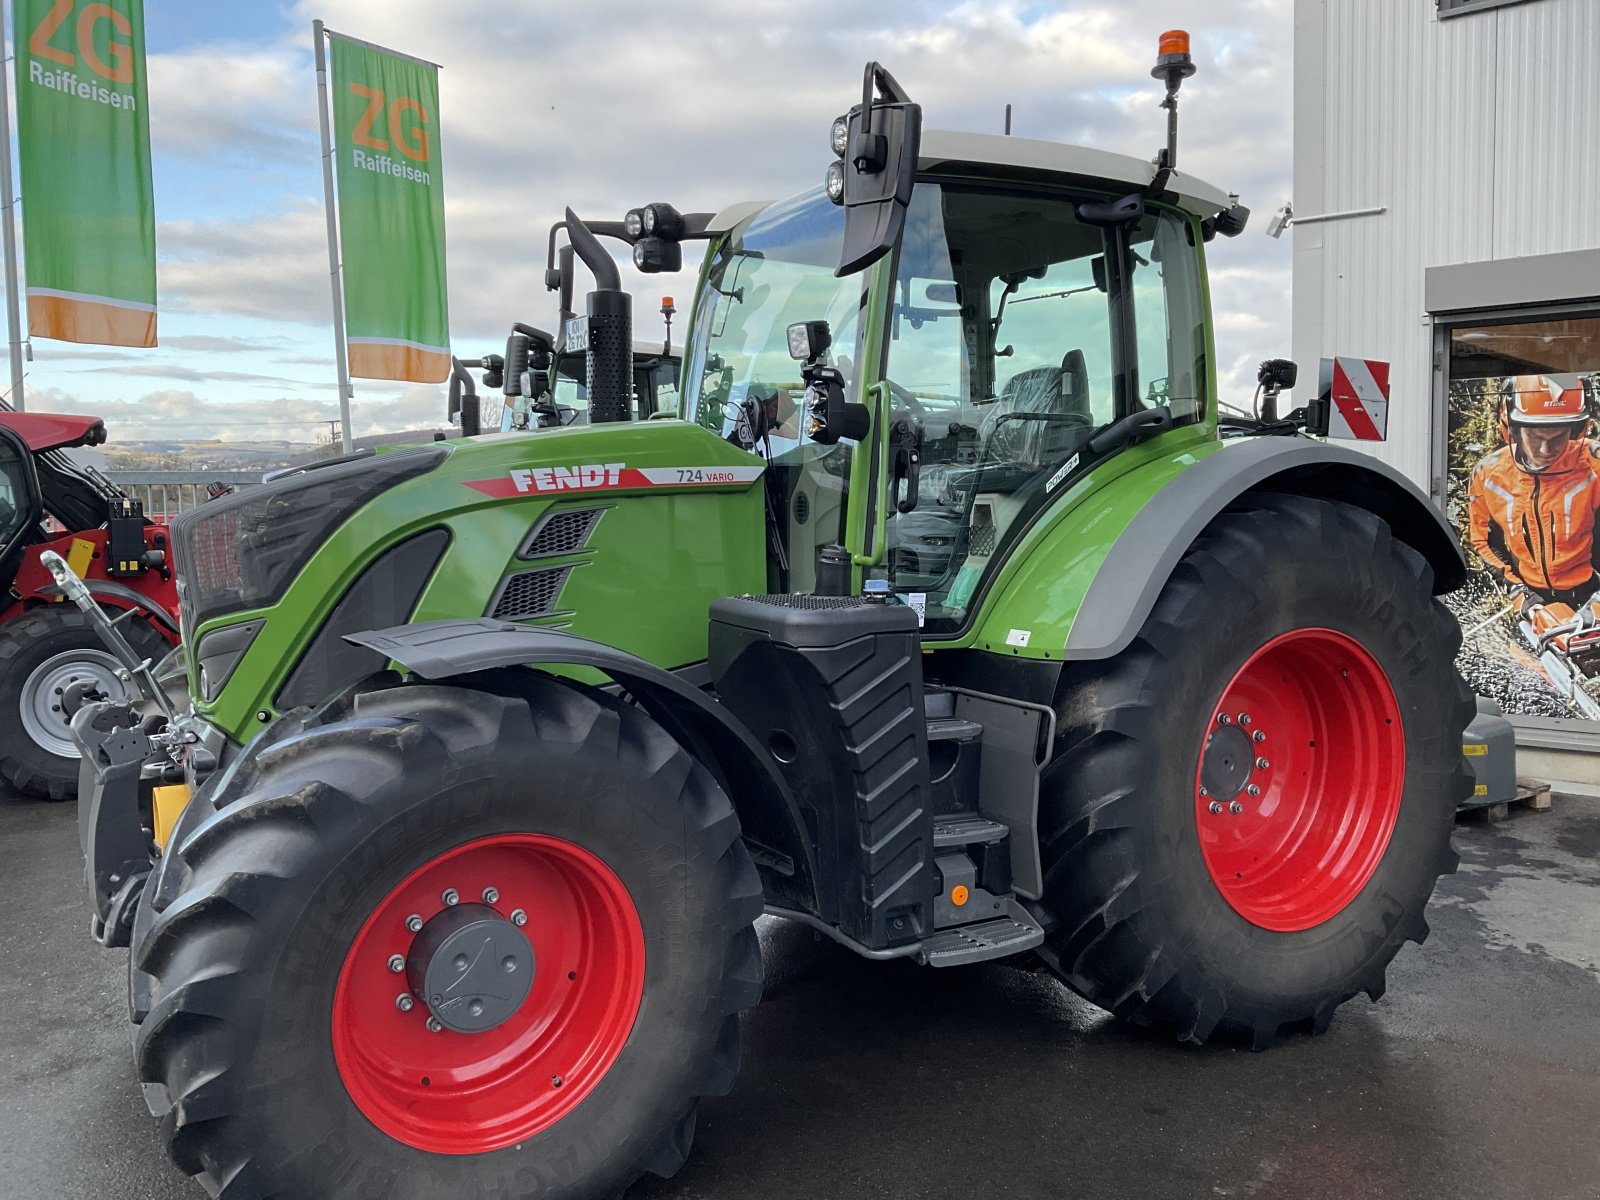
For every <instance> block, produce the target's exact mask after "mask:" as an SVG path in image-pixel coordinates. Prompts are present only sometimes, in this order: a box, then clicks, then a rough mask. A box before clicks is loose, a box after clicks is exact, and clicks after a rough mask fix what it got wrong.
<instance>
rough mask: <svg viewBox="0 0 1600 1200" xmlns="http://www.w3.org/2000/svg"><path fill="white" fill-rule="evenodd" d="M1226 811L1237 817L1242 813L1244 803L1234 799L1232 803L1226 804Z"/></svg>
mask: <svg viewBox="0 0 1600 1200" xmlns="http://www.w3.org/2000/svg"><path fill="white" fill-rule="evenodd" d="M1228 811H1229V812H1231V813H1232V814H1233V815H1234V816H1236V817H1237V816H1238V815H1239V814H1240V813H1242V812H1243V811H1244V805H1242V804H1240V803H1239V802H1238V801H1237V800H1235V801H1234V802H1233V803H1232V804H1230V805H1228Z"/></svg>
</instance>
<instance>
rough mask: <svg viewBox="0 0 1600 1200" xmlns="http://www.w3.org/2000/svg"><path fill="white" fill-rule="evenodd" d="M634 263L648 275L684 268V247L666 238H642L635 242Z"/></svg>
mask: <svg viewBox="0 0 1600 1200" xmlns="http://www.w3.org/2000/svg"><path fill="white" fill-rule="evenodd" d="M633 265H634V266H636V267H638V268H639V270H641V271H643V272H644V273H645V274H646V275H659V274H660V273H661V272H663V271H679V270H682V269H683V247H682V246H680V245H679V244H678V243H677V242H669V241H668V240H667V239H666V238H659V237H643V238H640V239H639V240H638V241H637V242H635V243H634V244H633Z"/></svg>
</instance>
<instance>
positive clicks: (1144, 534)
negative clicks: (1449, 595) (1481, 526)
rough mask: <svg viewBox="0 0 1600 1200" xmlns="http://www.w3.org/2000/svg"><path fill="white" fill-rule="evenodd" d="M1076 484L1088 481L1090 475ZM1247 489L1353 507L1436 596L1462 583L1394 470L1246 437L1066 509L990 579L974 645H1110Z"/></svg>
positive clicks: (1126, 477)
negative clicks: (991, 588) (1428, 578)
mask: <svg viewBox="0 0 1600 1200" xmlns="http://www.w3.org/2000/svg"><path fill="white" fill-rule="evenodd" d="M1085 483H1087V484H1088V485H1089V486H1091V487H1093V486H1094V480H1093V477H1092V476H1091V477H1090V478H1089V479H1087V480H1085ZM1252 491H1263V492H1280V493H1289V494H1292V495H1301V496H1312V497H1316V498H1319V499H1325V500H1335V501H1339V502H1341V503H1344V504H1352V505H1355V506H1357V507H1359V508H1364V509H1366V510H1368V511H1370V512H1373V513H1375V514H1376V515H1378V516H1380V517H1382V518H1383V519H1384V520H1385V521H1386V522H1388V524H1389V526H1390V528H1391V529H1392V530H1393V531H1394V535H1395V536H1396V537H1397V538H1399V539H1400V540H1401V541H1403V542H1405V543H1407V544H1408V545H1410V546H1411V547H1412V548H1414V549H1415V550H1416V551H1417V552H1418V553H1419V554H1421V555H1422V556H1423V558H1424V559H1426V560H1427V562H1428V564H1429V566H1431V567H1432V568H1433V590H1434V593H1435V594H1436V595H1437V594H1440V593H1443V592H1447V591H1450V590H1452V589H1454V588H1456V587H1459V586H1460V585H1461V584H1462V583H1463V582H1464V581H1465V579H1466V562H1465V560H1464V559H1463V558H1462V554H1461V548H1460V546H1459V544H1458V543H1457V540H1456V536H1455V532H1454V531H1453V530H1452V529H1451V528H1450V526H1449V524H1448V523H1447V522H1446V521H1445V519H1444V516H1443V515H1442V514H1441V513H1440V512H1439V511H1438V509H1436V508H1435V507H1434V506H1433V505H1432V504H1431V503H1429V501H1428V499H1427V497H1426V496H1425V495H1424V494H1423V493H1422V492H1421V490H1420V489H1418V488H1417V486H1416V485H1415V484H1413V483H1412V482H1411V481H1410V480H1409V479H1407V478H1406V477H1405V476H1404V475H1402V474H1401V473H1400V472H1398V471H1396V470H1395V469H1394V468H1393V467H1390V466H1389V465H1387V464H1386V463H1382V462H1379V461H1378V460H1377V459H1375V458H1372V457H1370V456H1368V455H1366V454H1362V453H1360V452H1358V451H1355V450H1350V449H1346V448H1345V447H1343V446H1335V445H1330V444H1328V443H1326V442H1319V441H1316V440H1314V439H1311V438H1303V437H1260V438H1252V439H1248V440H1242V441H1239V442H1235V443H1232V444H1227V443H1224V444H1218V445H1217V447H1216V448H1215V449H1212V448H1211V447H1206V448H1205V450H1202V451H1199V452H1190V453H1181V454H1172V455H1168V456H1165V457H1160V458H1153V459H1151V460H1149V461H1147V462H1145V463H1143V464H1141V465H1140V466H1139V467H1137V468H1135V469H1134V470H1132V471H1128V472H1126V473H1123V474H1121V475H1118V476H1117V477H1116V478H1115V479H1112V480H1110V481H1109V482H1108V483H1106V484H1104V485H1103V486H1101V487H1099V488H1098V489H1097V490H1095V491H1093V492H1091V493H1090V494H1089V495H1088V496H1086V497H1085V498H1084V499H1083V500H1082V501H1081V502H1078V503H1076V504H1074V505H1071V506H1070V507H1069V508H1068V509H1067V510H1066V511H1065V513H1064V515H1063V516H1062V517H1061V518H1060V519H1058V520H1057V521H1055V522H1054V523H1053V524H1052V525H1051V526H1050V527H1049V528H1048V529H1046V530H1044V531H1043V533H1042V534H1041V535H1040V536H1039V537H1038V538H1037V539H1030V542H1031V544H1029V545H1027V547H1026V549H1025V551H1024V559H1023V561H1021V562H1019V563H1018V564H1017V567H1016V569H1014V570H1012V571H1011V572H1010V573H1009V575H1008V577H1006V578H1004V579H1003V580H1002V581H1001V587H1000V589H999V590H998V592H997V594H996V595H995V596H994V597H993V598H992V599H991V601H990V603H989V604H987V605H986V612H985V614H984V618H983V620H982V622H981V623H980V626H979V632H978V638H977V644H978V645H979V646H980V647H981V648H983V649H987V650H991V651H996V652H999V653H1004V654H1009V655H1013V656H1017V657H1024V658H1038V659H1054V660H1065V661H1083V660H1094V659H1104V658H1110V657H1111V656H1113V655H1115V654H1118V653H1120V652H1121V651H1122V650H1123V649H1125V648H1126V647H1127V645H1128V643H1129V642H1131V641H1132V640H1133V638H1134V635H1135V634H1137V633H1138V631H1139V629H1140V628H1141V627H1142V626H1143V624H1144V622H1145V619H1146V618H1147V617H1148V616H1149V615H1150V611H1151V609H1153V608H1154V607H1155V602H1156V597H1157V595H1159V593H1160V591H1161V589H1162V587H1163V586H1165V584H1166V582H1167V579H1168V578H1169V577H1170V576H1171V574H1172V571H1173V568H1174V567H1176V566H1177V564H1178V560H1179V559H1180V558H1182V557H1183V554H1184V552H1185V551H1187V550H1188V548H1189V547H1190V546H1191V545H1192V544H1193V543H1194V540H1195V539H1196V538H1197V537H1198V536H1199V535H1200V533H1201V531H1202V530H1204V529H1205V527H1206V526H1207V525H1209V524H1210V523H1211V521H1212V520H1214V519H1215V518H1216V516H1217V515H1218V514H1219V513H1221V512H1222V511H1223V509H1225V508H1226V507H1227V506H1228V505H1229V504H1231V503H1232V502H1233V501H1234V500H1236V499H1238V498H1239V497H1240V496H1242V495H1244V494H1245V493H1247V492H1252ZM1019 642H1020V643H1022V644H1018V643H1019Z"/></svg>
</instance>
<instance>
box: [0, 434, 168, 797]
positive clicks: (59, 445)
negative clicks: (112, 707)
mask: <svg viewBox="0 0 1600 1200" xmlns="http://www.w3.org/2000/svg"><path fill="white" fill-rule="evenodd" d="M105 440H106V427H105V423H104V422H103V421H101V420H100V418H99V417H86V416H79V415H77V414H69V413H41V412H26V413H19V412H13V411H11V410H10V407H9V406H8V405H6V404H4V402H0V778H3V779H4V780H5V782H6V783H7V784H9V785H10V786H12V787H14V788H16V789H17V790H18V791H21V792H23V793H26V794H27V795H30V796H37V797H39V798H41V799H47V800H69V799H71V798H72V797H73V795H75V794H76V792H77V787H78V764H79V759H78V747H77V745H76V744H75V743H74V742H73V740H72V729H71V725H70V723H69V722H70V719H71V713H70V707H69V706H68V705H67V704H66V703H64V700H65V696H66V693H67V690H68V689H69V688H75V687H77V688H81V689H82V690H83V693H84V694H90V693H92V694H96V695H100V696H103V697H106V698H108V699H116V700H130V701H131V700H134V699H136V698H137V696H138V692H137V690H136V689H135V688H134V687H132V686H131V683H130V681H129V680H127V679H125V678H124V671H123V667H122V665H121V664H120V663H119V662H118V661H117V659H116V658H115V657H113V656H112V654H111V653H110V652H108V651H107V649H106V648H105V646H104V645H102V643H101V641H100V638H99V637H98V636H97V635H96V634H95V631H94V627H93V626H92V625H91V624H90V622H89V620H88V618H87V617H85V616H84V614H83V613H80V612H79V611H78V610H77V609H76V608H74V607H73V606H72V605H70V604H66V603H63V599H62V594H61V588H60V586H59V585H58V584H57V583H56V581H55V579H54V578H53V577H52V576H51V574H50V572H49V571H48V570H46V569H45V566H44V555H45V554H47V553H54V554H57V555H59V556H61V557H62V558H64V559H65V560H66V561H67V562H69V563H70V564H71V565H72V569H73V570H74V571H75V572H77V574H78V575H79V576H81V577H82V578H83V580H84V581H85V583H86V585H87V586H88V588H89V590H90V591H91V592H92V593H93V595H94V597H95V599H96V600H97V601H99V603H100V604H102V605H104V606H105V607H106V608H108V609H110V610H111V611H112V612H113V613H115V614H117V615H118V616H119V618H120V625H121V629H122V635H123V638H124V640H125V641H126V642H127V643H128V644H129V645H131V646H132V648H133V649H134V650H135V651H136V652H137V653H138V655H139V656H140V658H141V659H142V658H152V659H159V658H161V657H163V656H164V655H165V654H166V652H167V651H168V650H170V649H171V647H172V646H174V645H176V644H177V641H178V617H177V612H178V595H177V589H176V586H175V584H174V582H173V573H172V562H171V557H170V555H169V554H168V547H167V541H168V532H167V527H166V524H165V523H164V521H157V520H153V519H151V518H149V517H147V516H146V515H145V512H144V507H143V505H142V504H141V503H140V502H139V501H138V500H136V499H134V498H133V497H131V496H127V495H125V494H123V492H122V491H120V490H119V489H118V488H117V486H116V485H115V484H113V483H112V482H111V481H110V480H108V479H107V478H106V477H105V476H104V475H102V474H100V473H99V472H98V471H96V470H94V469H93V468H91V467H87V466H84V465H83V464H82V463H80V462H78V461H76V460H74V459H73V458H72V457H71V456H69V455H68V453H67V451H69V450H72V449H75V448H78V447H94V446H99V445H101V444H103V443H104V442H105Z"/></svg>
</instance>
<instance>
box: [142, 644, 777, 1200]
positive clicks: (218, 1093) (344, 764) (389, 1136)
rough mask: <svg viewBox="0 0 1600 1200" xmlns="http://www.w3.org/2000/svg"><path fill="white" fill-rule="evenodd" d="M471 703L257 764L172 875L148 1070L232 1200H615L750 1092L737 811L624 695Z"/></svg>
mask: <svg viewBox="0 0 1600 1200" xmlns="http://www.w3.org/2000/svg"><path fill="white" fill-rule="evenodd" d="M473 681H474V683H475V684H477V685H479V686H476V687H473V688H465V687H448V686H438V685H415V686H401V687H392V688H386V689H382V690H378V691H373V692H367V693H363V694H359V695H357V696H356V698H355V700H354V705H353V709H352V710H348V713H349V715H348V716H346V717H344V718H343V719H337V720H331V721H328V722H326V723H323V724H320V725H319V724H317V723H315V722H313V723H312V724H311V725H310V726H309V727H308V728H307V729H306V730H304V731H303V732H301V733H298V734H293V735H291V736H289V737H286V738H284V739H283V740H281V741H277V742H275V743H274V744H271V745H269V746H266V747H265V748H264V749H260V750H256V751H247V752H246V761H245V762H244V763H242V764H238V765H236V766H235V767H233V768H230V776H229V778H228V779H226V780H224V781H223V782H222V783H221V784H220V785H219V787H218V790H217V794H216V795H215V796H214V797H213V798H212V803H213V804H214V805H215V807H216V809H217V812H216V815H215V816H214V817H211V818H209V819H207V820H205V821H203V822H202V823H201V824H200V825H199V827H198V828H196V829H195V830H194V831H193V832H192V833H190V834H189V835H188V836H187V837H186V838H185V839H184V840H183V841H182V842H181V843H180V844H176V845H174V846H172V847H169V849H168V853H169V854H172V855H176V856H177V858H176V860H175V861H174V862H173V863H171V864H169V865H168V868H167V869H168V871H169V872H170V871H177V872H179V873H180V875H179V878H181V879H182V880H183V883H182V886H181V887H180V888H177V889H176V891H177V894H176V896H175V898H174V899H172V900H171V902H170V903H167V904H165V905H164V907H161V908H160V909H159V910H156V911H154V912H153V920H152V922H151V925H150V928H149V931H148V933H147V934H146V935H145V936H144V937H143V938H142V939H141V941H140V942H139V944H138V946H137V947H136V953H137V957H138V962H137V964H136V969H137V970H139V971H142V972H144V973H145V974H146V975H147V976H148V978H149V979H150V980H151V981H153V987H152V990H151V992H150V996H151V1004H150V1011H149V1014H148V1016H146V1017H145V1019H144V1020H143V1022H142V1023H141V1024H140V1025H139V1026H138V1027H137V1029H136V1031H135V1053H136V1060H137V1063H138V1068H139V1073H140V1077H141V1079H143V1080H144V1081H145V1082H146V1083H147V1084H154V1085H158V1090H160V1091H164V1093H165V1099H166V1101H167V1103H168V1105H170V1107H167V1111H166V1114H165V1116H164V1118H163V1128H164V1131H165V1133H166V1136H167V1137H168V1139H169V1146H170V1150H171V1152H172V1155H173V1158H174V1160H175V1161H176V1162H177V1164H178V1165H179V1166H180V1167H181V1168H183V1169H184V1170H186V1171H188V1172H190V1173H191V1174H195V1175H198V1176H200V1177H201V1179H202V1182H204V1183H205V1184H206V1186H207V1188H208V1189H209V1190H211V1191H212V1192H213V1194H218V1195H221V1196H223V1197H225V1198H227V1197H233V1196H236V1195H237V1196H240V1197H245V1196H248V1197H269V1196H293V1197H296V1198H297V1200H355V1198H357V1197H366V1196H370V1195H380V1194H381V1195H383V1196H385V1197H390V1198H392V1200H425V1198H427V1200H433V1198H436V1197H439V1196H446V1195H452V1196H453V1195H486V1196H487V1195H492V1196H505V1197H508V1198H509V1197H533V1196H538V1197H540V1198H541V1200H542V1198H545V1197H549V1198H552V1200H554V1198H557V1197H569V1196H570V1197H587V1196H603V1195H614V1194H616V1193H618V1192H620V1191H621V1190H622V1189H623V1188H625V1187H627V1186H628V1185H629V1184H630V1183H631V1182H633V1180H634V1179H635V1178H637V1177H638V1175H639V1174H640V1173H641V1172H645V1171H649V1172H653V1173H656V1174H660V1175H670V1174H671V1173H672V1172H673V1171H675V1170H676V1169H677V1168H678V1166H680V1165H681V1164H682V1162H683V1160H684V1158H685V1156H686V1155H687V1153H688V1148H689V1141H690V1139H691V1137H692V1135H693V1130H694V1117H695V1110H696V1106H697V1104H698V1101H699V1098H700V1097H701V1096H710V1095H721V1094H723V1093H725V1092H726V1091H727V1090H728V1088H729V1087H730V1086H731V1085H732V1082H733V1078H734V1075H735V1073H736V1071H737V1069H738V1060H739V1040H738V1039H739V1031H738V1020H737V1014H738V1013H739V1012H740V1011H741V1010H743V1009H746V1008H748V1007H751V1006H752V1005H753V1004H755V1003H756V1001H757V1000H758V998H759V995H760V987H761V957H760V947H759V944H758V942H757V940H756V936H755V931H754V928H753V922H754V920H755V917H756V916H757V915H759V913H760V911H761V890H760V882H759V879H758V877H757V875H756V872H755V868H754V866H753V864H752V863H751V860H750V858H749V855H748V853H747V852H746V851H745V848H744V845H743V843H742V842H741V841H740V838H739V829H738V822H737V819H736V817H735V815H734V812H733V809H732V807H731V805H730V804H729V802H728V800H727V798H726V797H725V796H724V795H723V794H722V792H721V791H720V790H719V789H718V788H717V786H716V785H715V783H714V782H713V781H712V779H711V777H710V775H709V774H708V773H707V772H706V770H705V769H704V768H703V767H701V766H700V765H699V764H697V763H695V762H694V761H693V760H691V759H690V758H689V756H688V755H687V754H686V753H685V752H684V751H683V749H682V748H681V747H680V746H678V744H677V743H676V742H674V741H673V740H672V739H671V738H670V737H668V736H667V735H666V734H665V733H664V732H663V731H662V730H661V729H660V728H659V727H657V726H656V725H655V724H654V723H653V722H651V721H649V720H648V719H647V718H646V717H644V716H643V715H642V714H641V713H639V712H638V711H637V710H634V709H632V708H630V707H628V706H625V705H623V704H620V703H618V702H616V701H614V700H612V699H610V698H609V697H606V696H604V695H603V694H600V693H596V692H592V691H589V690H587V689H581V688H579V687H577V686H575V685H569V684H567V683H563V682H557V681H555V680H552V679H549V678H546V677H543V676H535V675H532V674H531V673H521V672H518V673H505V674H499V675H477V676H474V677H473ZM451 893H454V894H453V895H452V894H451ZM157 903H160V902H159V901H157ZM451 939H454V940H451ZM468 960H471V961H470V962H468ZM396 963H398V964H399V969H395V964H396ZM502 963H503V964H504V969H505V974H501V973H500V971H499V967H500V966H501V965H502ZM452 964H454V966H452ZM463 964H466V965H463ZM469 968H470V969H469ZM440 971H444V972H445V973H446V975H447V976H449V978H451V979H454V978H456V975H455V974H452V972H457V973H459V976H460V979H459V981H458V982H459V983H460V987H461V989H464V990H461V991H459V993H452V994H451V995H448V996H447V995H444V993H445V992H447V991H450V989H451V988H452V987H454V986H455V985H454V984H451V985H450V986H449V987H446V986H442V985H441V983H440V980H441V978H442V977H441V976H440V975H439V972H440ZM519 979H520V980H521V981H522V982H521V984H520V985H517V986H521V987H522V988H524V989H525V990H522V991H518V990H517V986H514V981H516V980H519ZM497 981H499V982H497ZM506 981H513V982H506ZM430 992H431V993H432V995H429V993H430ZM430 1018H432V1020H430ZM435 1025H437V1026H438V1028H435V1027H434V1026H435ZM479 1026H487V1027H486V1028H479Z"/></svg>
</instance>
